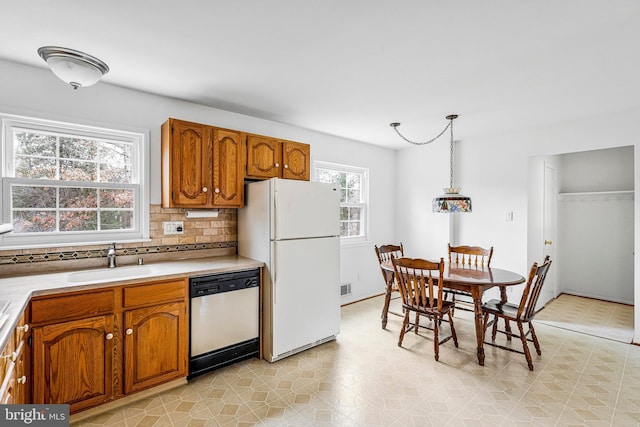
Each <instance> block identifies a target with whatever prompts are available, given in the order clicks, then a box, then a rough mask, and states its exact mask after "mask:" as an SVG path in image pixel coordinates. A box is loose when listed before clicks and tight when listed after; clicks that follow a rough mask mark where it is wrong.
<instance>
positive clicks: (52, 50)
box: [38, 46, 109, 89]
mask: <svg viewBox="0 0 640 427" xmlns="http://www.w3.org/2000/svg"><path fill="white" fill-rule="evenodd" d="M38 55H40V56H41V57H42V59H44V60H45V61H46V62H47V64H48V65H49V68H51V71H53V74H55V75H56V76H58V78H59V79H60V80H62V81H63V82H65V83H68V84H70V85H71V86H72V87H73V88H74V89H78V88H79V87H85V86H91V85H93V84H96V83H98V80H100V78H101V77H102V76H104V75H105V74H107V73H108V72H109V67H108V66H107V64H105V63H104V62H102V61H101V60H99V59H98V58H96V57H93V56H91V55H88V54H86V53H84V52H80V51H78V50H73V49H67V48H66V47H57V46H43V47H41V48H40V49H38Z"/></svg>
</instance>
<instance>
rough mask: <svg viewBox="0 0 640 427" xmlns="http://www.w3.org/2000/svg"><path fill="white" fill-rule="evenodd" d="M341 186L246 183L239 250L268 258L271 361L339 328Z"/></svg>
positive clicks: (266, 324)
mask: <svg viewBox="0 0 640 427" xmlns="http://www.w3.org/2000/svg"><path fill="white" fill-rule="evenodd" d="M339 234H340V188H339V187H338V186H336V185H333V184H324V183H319V182H308V181H296V180H288V179H279V178H272V179H269V180H266V181H258V182H253V183H250V184H247V185H246V188H245V207H244V208H242V209H238V254H239V255H242V256H246V257H249V258H253V259H256V260H259V261H263V262H264V263H265V264H266V270H265V272H264V274H263V283H262V311H263V317H262V343H263V356H264V358H265V359H267V360H268V361H270V362H274V361H276V360H279V359H282V358H284V357H287V356H290V355H292V354H294V353H298V352H300V351H303V350H306V349H308V348H311V347H313V346H316V345H318V344H322V343H324V342H327V341H330V340H332V339H335V337H336V335H337V334H338V333H339V332H340V237H339Z"/></svg>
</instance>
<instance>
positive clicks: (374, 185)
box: [0, 60, 395, 302]
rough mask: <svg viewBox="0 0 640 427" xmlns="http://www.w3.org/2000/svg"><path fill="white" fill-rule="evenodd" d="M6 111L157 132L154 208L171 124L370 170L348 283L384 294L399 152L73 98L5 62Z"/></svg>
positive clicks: (2, 100) (38, 72) (137, 99)
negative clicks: (284, 146) (365, 236)
mask: <svg viewBox="0 0 640 427" xmlns="http://www.w3.org/2000/svg"><path fill="white" fill-rule="evenodd" d="M0 76H2V78H0V112H3V113H9V114H21V115H28V116H33V117H41V118H49V119H55V120H63V121H69V122H74V123H82V124H88V125H100V126H105V127H109V128H118V129H148V130H149V131H150V152H151V156H150V165H151V166H150V169H151V194H150V201H151V203H152V204H159V203H160V125H161V124H162V123H163V122H164V121H165V120H166V119H167V118H169V117H175V118H178V119H183V120H189V121H194V122H200V123H206V124H210V125H214V126H220V127H225V128H230V129H237V130H242V131H247V132H252V133H257V134H262V135H268V136H274V137H279V138H284V139H289V140H293V141H300V142H305V143H308V144H311V157H312V160H315V159H317V160H322V161H327V162H335V163H343V164H349V165H353V166H360V167H366V168H369V171H370V177H371V185H370V195H369V199H370V210H369V214H370V218H369V219H370V226H369V231H370V237H371V238H370V241H369V242H367V243H363V244H361V245H357V246H349V247H344V248H343V250H342V256H341V262H342V272H341V281H342V282H346V281H350V282H352V285H353V295H352V296H351V298H345V299H343V302H349V301H351V300H355V299H360V298H363V297H366V296H370V295H372V294H376V293H381V292H382V291H383V289H384V288H383V283H382V278H381V275H380V272H379V269H378V266H377V262H376V259H375V253H374V250H373V245H374V244H376V243H381V242H388V241H393V240H394V236H395V230H394V224H395V217H394V206H393V204H392V203H391V202H390V200H389V195H390V194H393V192H394V188H395V151H393V150H389V149H384V148H380V147H376V146H373V145H369V144H363V143H360V142H355V141H351V140H346V139H343V138H338V137H334V136H331V135H326V134H322V133H318V132H313V131H309V130H306V129H302V128H297V127H293V126H288V125H285V124H281V123H276V122H271V121H267V120H262V119H256V118H253V117H249V116H245V115H240V114H235V113H230V112H227V111H222V110H218V109H214V108H209V107H204V106H201V105H197V104H193V103H188V102H183V101H179V100H176V99H171V98H166V97H160V96H155V95H151V94H147V93H142V92H138V91H134V90H130V89H126V88H121V87H117V86H112V85H108V84H105V83H98V84H97V85H95V86H92V87H89V88H84V89H79V90H77V91H74V90H72V89H71V87H69V86H68V85H66V84H64V83H63V82H61V81H60V80H58V78H57V77H55V76H54V75H53V74H52V73H51V72H50V71H48V70H46V69H40V68H36V67H31V66H26V65H22V64H17V63H13V62H8V61H3V60H0Z"/></svg>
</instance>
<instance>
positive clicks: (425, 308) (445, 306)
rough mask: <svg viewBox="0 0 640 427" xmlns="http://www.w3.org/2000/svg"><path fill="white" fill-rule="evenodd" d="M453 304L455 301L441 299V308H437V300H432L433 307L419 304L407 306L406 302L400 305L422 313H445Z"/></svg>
mask: <svg viewBox="0 0 640 427" xmlns="http://www.w3.org/2000/svg"><path fill="white" fill-rule="evenodd" d="M454 305H455V303H454V302H453V301H447V300H443V301H442V310H438V309H437V306H438V300H435V301H433V306H434V308H431V307H430V306H428V305H426V306H425V305H419V306H415V305H412V306H409V305H406V304H403V305H402V306H403V307H404V308H409V309H411V310H417V311H420V312H423V313H429V314H437V313H446V312H447V311H449V310H451V309H452V308H453V306H454Z"/></svg>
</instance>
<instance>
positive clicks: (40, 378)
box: [32, 315, 114, 413]
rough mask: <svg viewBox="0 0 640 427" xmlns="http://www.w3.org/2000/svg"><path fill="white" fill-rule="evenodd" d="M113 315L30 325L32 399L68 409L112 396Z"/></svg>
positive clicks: (92, 403)
mask: <svg viewBox="0 0 640 427" xmlns="http://www.w3.org/2000/svg"><path fill="white" fill-rule="evenodd" d="M113 330H114V329H113V316H112V315H108V316H99V317H92V318H88V319H82V320H76V321H72V322H65V323H59V324H54V325H48V326H42V327H36V328H33V335H32V337H33V401H34V403H38V404H49V403H54V404H55V403H68V404H69V405H70V412H71V413H75V412H78V411H79V410H82V409H85V408H88V407H92V406H96V405H99V404H101V403H104V402H106V401H107V400H109V399H110V398H111V397H112V381H113V372H112V368H113V341H114V340H113Z"/></svg>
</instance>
